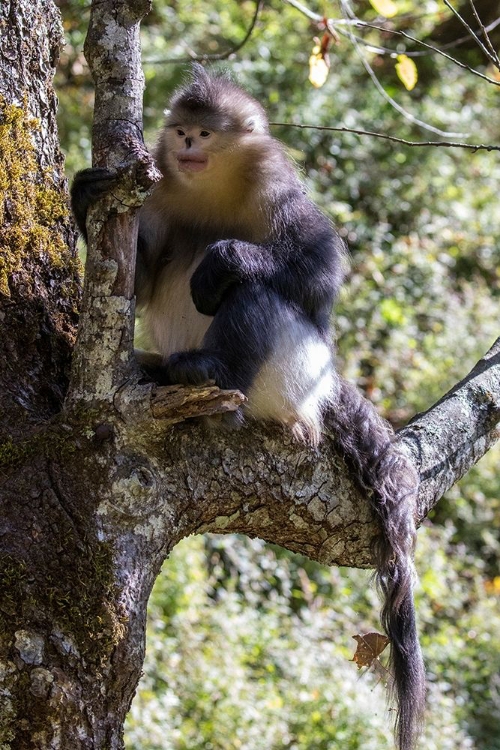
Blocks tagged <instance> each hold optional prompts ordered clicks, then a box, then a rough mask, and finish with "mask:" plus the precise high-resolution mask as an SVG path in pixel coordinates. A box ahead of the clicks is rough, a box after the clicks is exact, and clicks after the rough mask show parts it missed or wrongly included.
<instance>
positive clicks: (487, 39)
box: [469, 0, 500, 70]
mask: <svg viewBox="0 0 500 750" xmlns="http://www.w3.org/2000/svg"><path fill="white" fill-rule="evenodd" d="M469 5H470V7H471V9H472V12H473V13H474V18H475V19H476V21H477V22H478V24H479V28H480V29H481V32H482V35H483V37H484V41H485V42H486V44H487V46H488V48H489V50H490V52H491V54H492V55H493V57H494V58H495V61H496V62H495V63H494V64H496V66H497V68H498V69H499V70H500V58H499V57H498V55H497V51H496V49H495V47H494V46H493V44H492V43H491V39H490V37H489V36H488V32H487V31H486V29H485V27H484V24H483V22H482V21H481V19H480V17H479V13H478V12H477V10H476V6H475V5H474V2H473V0H469Z"/></svg>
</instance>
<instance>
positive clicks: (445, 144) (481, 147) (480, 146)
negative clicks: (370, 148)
mask: <svg viewBox="0 0 500 750" xmlns="http://www.w3.org/2000/svg"><path fill="white" fill-rule="evenodd" d="M269 124H270V125H272V126H273V127H283V128H299V129H301V130H325V131H332V132H337V133H354V134H355V135H369V136H371V137H372V138H381V139H382V140H386V141H393V142H394V143H400V144H401V145H402V146H417V147H418V146H429V147H433V146H434V147H441V148H463V149H467V150H469V151H473V152H475V151H500V146H493V145H491V144H484V143H459V142H457V141H407V140H405V139H404V138H396V136H393V135H387V134H385V133H375V132H374V131H372V130H358V129H356V128H343V127H337V128H335V127H331V126H329V125H302V124H299V123H295V122H271V123H269Z"/></svg>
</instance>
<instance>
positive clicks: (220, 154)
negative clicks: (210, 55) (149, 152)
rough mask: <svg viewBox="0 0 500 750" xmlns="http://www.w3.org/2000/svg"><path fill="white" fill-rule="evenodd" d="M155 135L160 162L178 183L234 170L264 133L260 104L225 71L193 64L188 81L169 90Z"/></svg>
mask: <svg viewBox="0 0 500 750" xmlns="http://www.w3.org/2000/svg"><path fill="white" fill-rule="evenodd" d="M165 114H166V119H165V125H164V128H163V130H162V133H161V136H160V145H159V149H158V158H159V161H160V166H161V167H162V168H165V167H166V168H167V169H168V171H169V172H170V173H171V174H174V175H176V176H178V177H179V179H181V180H182V181H183V182H195V181H196V182H198V181H200V180H202V181H206V180H208V179H209V178H210V179H212V178H213V177H214V176H215V173H217V175H219V176H220V175H222V174H223V173H224V172H225V171H227V169H228V168H230V169H231V171H233V172H234V170H235V168H236V167H237V163H238V160H239V159H240V158H241V159H243V158H244V157H245V153H244V152H245V150H247V151H248V149H251V148H252V146H253V145H255V143H256V141H258V140H259V139H262V138H264V139H266V138H269V137H270V136H269V126H268V121H267V117H266V113H265V111H264V109H263V107H262V106H261V105H260V104H259V102H257V101H256V100H255V99H253V98H252V97H251V96H250V95H249V94H247V93H246V92H245V91H243V90H242V89H240V88H239V86H236V85H235V84H234V83H233V82H232V81H230V80H229V79H228V78H226V77H225V76H221V75H214V74H211V73H207V71H205V69H204V68H203V67H202V66H201V65H194V66H193V72H192V80H191V81H190V83H188V84H187V85H185V86H182V87H181V88H179V89H177V91H175V92H174V94H173V96H172V98H171V100H170V106H169V109H168V110H167V111H166V113H165Z"/></svg>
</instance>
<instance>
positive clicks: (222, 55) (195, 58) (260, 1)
mask: <svg viewBox="0 0 500 750" xmlns="http://www.w3.org/2000/svg"><path fill="white" fill-rule="evenodd" d="M263 5H264V0H256V3H255V11H254V14H253V18H252V21H251V23H250V26H249V27H248V30H247V33H246V34H245V36H244V37H243V39H242V40H241V42H238V43H237V44H235V45H234V47H230V48H229V49H228V50H225V51H224V52H216V53H214V54H212V55H198V54H196V53H193V54H192V55H190V56H189V57H184V58H182V57H176V58H164V59H162V60H145V61H144V62H145V63H147V64H148V65H160V64H162V65H164V64H169V63H178V64H180V63H190V62H215V61H216V60H227V58H228V57H230V56H231V55H234V54H236V52H239V51H240V49H241V48H242V47H244V46H245V44H246V43H247V42H248V40H249V39H250V37H251V36H252V34H253V32H254V29H255V26H256V25H257V21H258V18H259V14H260V12H261V10H262V6H263Z"/></svg>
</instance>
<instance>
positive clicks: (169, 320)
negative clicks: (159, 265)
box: [144, 258, 212, 357]
mask: <svg viewBox="0 0 500 750" xmlns="http://www.w3.org/2000/svg"><path fill="white" fill-rule="evenodd" d="M200 260H201V258H196V259H195V260H194V261H193V263H192V264H191V265H190V266H189V267H188V268H185V269H179V267H177V268H176V267H175V265H174V264H169V265H168V266H167V267H166V268H165V269H164V270H163V272H162V278H161V279H159V283H158V284H157V287H156V289H157V291H156V292H155V294H154V295H153V298H152V300H151V302H150V303H149V304H148V306H147V307H146V309H145V311H144V323H145V326H146V329H147V332H148V334H149V336H150V337H151V340H152V342H153V345H154V347H155V348H156V350H157V351H158V352H159V353H160V354H161V355H163V356H164V357H169V356H170V355H171V354H174V353H175V352H183V351H187V350H189V349H199V348H200V346H201V342H202V341H203V337H204V335H205V333H206V332H207V329H208V327H209V326H210V323H211V322H212V318H211V317H209V316H208V315H202V314H201V313H199V312H198V311H197V309H196V308H195V306H194V304H193V300H192V299H191V292H190V287H189V281H190V279H191V276H192V275H193V272H194V271H195V269H196V267H197V266H198V265H199V263H200Z"/></svg>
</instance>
